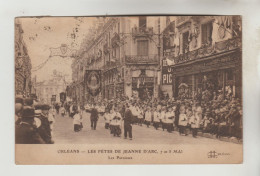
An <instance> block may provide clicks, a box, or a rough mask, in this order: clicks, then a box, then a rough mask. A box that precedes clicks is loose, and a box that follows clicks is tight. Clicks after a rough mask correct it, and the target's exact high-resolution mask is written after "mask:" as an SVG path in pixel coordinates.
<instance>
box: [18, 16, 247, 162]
mask: <svg viewBox="0 0 260 176" xmlns="http://www.w3.org/2000/svg"><path fill="white" fill-rule="evenodd" d="M14 23H15V25H14V26H15V41H14V46H15V54H14V56H15V58H14V59H15V61H14V63H15V65H14V67H15V124H14V126H15V162H16V164H188V163H189V164H196V163H197V164H199V163H203V164H225V163H226V164H234V163H242V162H243V112H242V109H243V95H242V92H243V90H242V16H239V15H233V16H229V15H227V16H223V15H219V16H209V15H205V16H203V15H200V16H184V15H183V16H149V15H148V16H145V15H141V16H134V15H132V16H85V17H84V16H75V17H48V16H41V17H16V18H15V21H14Z"/></svg>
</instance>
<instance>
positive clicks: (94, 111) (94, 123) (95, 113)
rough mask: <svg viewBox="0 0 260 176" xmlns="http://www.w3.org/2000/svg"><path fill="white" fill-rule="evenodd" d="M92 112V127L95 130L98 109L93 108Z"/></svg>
mask: <svg viewBox="0 0 260 176" xmlns="http://www.w3.org/2000/svg"><path fill="white" fill-rule="evenodd" d="M90 113H91V114H90V121H91V128H93V129H94V130H95V129H96V127H97V121H98V111H97V109H96V108H93V109H92V110H91V112H90Z"/></svg>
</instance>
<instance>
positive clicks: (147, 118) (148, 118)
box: [145, 106, 152, 128]
mask: <svg viewBox="0 0 260 176" xmlns="http://www.w3.org/2000/svg"><path fill="white" fill-rule="evenodd" d="M151 121H152V112H151V107H149V106H148V107H147V110H146V112H145V123H146V125H147V128H149V126H150V124H151Z"/></svg>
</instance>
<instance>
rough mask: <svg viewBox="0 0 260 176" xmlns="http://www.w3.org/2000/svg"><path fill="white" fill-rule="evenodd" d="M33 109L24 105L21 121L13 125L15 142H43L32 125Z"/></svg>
mask: <svg viewBox="0 0 260 176" xmlns="http://www.w3.org/2000/svg"><path fill="white" fill-rule="evenodd" d="M34 116H35V113H34V109H33V108H32V107H29V106H25V107H24V109H23V111H22V116H21V122H20V123H19V124H18V125H16V126H15V143H16V144H45V141H44V140H43V139H42V138H41V136H40V134H39V133H38V131H37V130H36V127H35V126H34Z"/></svg>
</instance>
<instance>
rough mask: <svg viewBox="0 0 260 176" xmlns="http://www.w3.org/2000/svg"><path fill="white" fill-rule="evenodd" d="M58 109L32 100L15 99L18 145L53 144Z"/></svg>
mask: <svg viewBox="0 0 260 176" xmlns="http://www.w3.org/2000/svg"><path fill="white" fill-rule="evenodd" d="M55 115H56V109H55V107H54V106H49V105H48V104H40V103H37V102H35V101H34V100H33V99H31V98H23V97H22V96H17V97H16V98H15V142H16V144H53V143H54V141H53V133H52V130H53V124H54V122H55Z"/></svg>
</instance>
